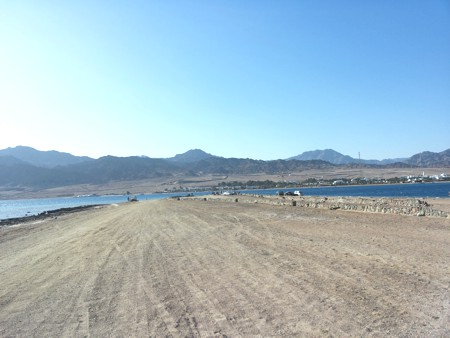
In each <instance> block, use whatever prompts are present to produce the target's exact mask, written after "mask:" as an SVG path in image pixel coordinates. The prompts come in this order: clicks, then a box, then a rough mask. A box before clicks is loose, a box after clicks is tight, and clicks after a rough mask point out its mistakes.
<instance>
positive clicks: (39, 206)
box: [0, 193, 206, 219]
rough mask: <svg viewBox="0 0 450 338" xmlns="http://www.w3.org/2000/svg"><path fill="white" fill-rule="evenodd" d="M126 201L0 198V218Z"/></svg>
mask: <svg viewBox="0 0 450 338" xmlns="http://www.w3.org/2000/svg"><path fill="white" fill-rule="evenodd" d="M203 194H206V193H194V195H203ZM177 195H183V194H182V193H181V194H180V193H167V194H141V195H136V197H137V198H138V200H140V201H144V200H154V199H163V198H169V197H173V196H177ZM184 195H186V194H184ZM133 196H134V195H133ZM127 201H128V196H125V195H105V196H86V197H60V198H37V199H20V200H0V219H6V218H15V217H23V216H30V215H37V214H40V213H42V212H45V211H49V210H56V209H61V208H72V207H78V206H83V205H96V204H117V203H123V202H127Z"/></svg>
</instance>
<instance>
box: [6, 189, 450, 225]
mask: <svg viewBox="0 0 450 338" xmlns="http://www.w3.org/2000/svg"><path fill="white" fill-rule="evenodd" d="M279 190H282V191H284V192H287V191H292V192H293V191H295V190H300V191H301V192H302V193H303V195H305V196H362V197H417V198H425V197H434V198H436V197H439V198H449V192H450V182H445V183H422V184H420V183H416V184H391V185H365V186H336V187H314V188H292V189H256V190H241V191H240V192H241V193H249V194H263V195H273V194H275V193H276V192H277V191H279ZM209 193H210V192H201V193H194V195H197V196H201V195H206V194H209ZM177 195H183V194H182V193H171V194H145V195H137V198H138V199H139V200H141V201H142V200H154V199H163V198H169V197H173V196H177ZM126 201H127V196H124V195H117V196H111V195H108V196H92V197H77V198H71V197H65V198H41V199H22V200H0V219H6V218H14V217H23V216H27V215H37V214H39V213H41V212H45V211H49V210H55V209H60V208H70V207H77V206H82V205H94V204H114V203H123V202H126Z"/></svg>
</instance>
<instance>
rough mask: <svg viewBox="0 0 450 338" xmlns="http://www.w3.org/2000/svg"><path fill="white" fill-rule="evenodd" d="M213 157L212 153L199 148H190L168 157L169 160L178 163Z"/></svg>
mask: <svg viewBox="0 0 450 338" xmlns="http://www.w3.org/2000/svg"><path fill="white" fill-rule="evenodd" d="M211 157H215V156H214V155H211V154H208V153H207V152H205V151H203V150H201V149H191V150H188V151H186V152H185V153H182V154H178V155H175V156H174V157H171V158H168V160H169V161H173V162H178V163H191V162H197V161H201V160H204V159H207V158H211Z"/></svg>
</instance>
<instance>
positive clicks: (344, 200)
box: [205, 194, 450, 217]
mask: <svg viewBox="0 0 450 338" xmlns="http://www.w3.org/2000/svg"><path fill="white" fill-rule="evenodd" d="M205 199H206V198H205ZM207 199H208V200H209V199H218V200H222V201H228V202H237V199H236V198H231V197H226V196H212V197H208V198H207ZM239 202H243V203H264V204H275V205H291V206H296V207H304V208H318V209H330V210H337V209H341V210H349V211H359V212H372V213H383V214H396V215H413V216H431V217H450V216H449V213H448V212H446V211H442V210H436V209H433V208H432V206H431V205H430V204H428V203H427V202H426V201H423V200H420V199H414V198H369V197H319V196H301V197H297V196H295V197H279V196H267V195H247V194H243V195H240V197H239Z"/></svg>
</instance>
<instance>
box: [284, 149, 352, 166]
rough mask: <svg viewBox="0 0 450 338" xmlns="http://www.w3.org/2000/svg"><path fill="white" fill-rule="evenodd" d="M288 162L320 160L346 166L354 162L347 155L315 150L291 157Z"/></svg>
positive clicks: (333, 151) (334, 151)
mask: <svg viewBox="0 0 450 338" xmlns="http://www.w3.org/2000/svg"><path fill="white" fill-rule="evenodd" d="M288 160H299V161H310V160H322V161H327V162H330V163H333V164H348V163H354V162H355V160H354V159H353V158H352V157H350V156H348V155H343V154H341V153H339V152H337V151H336V150H333V149H324V150H319V149H317V150H312V151H305V152H304V153H302V154H300V155H297V156H294V157H291V158H289V159H288Z"/></svg>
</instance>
